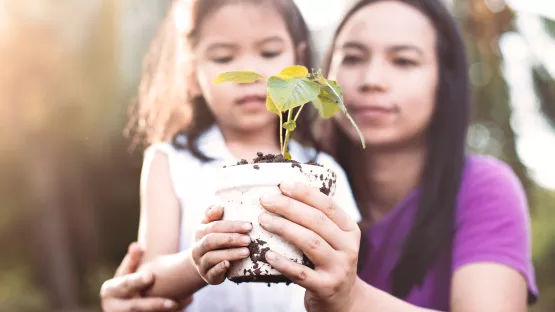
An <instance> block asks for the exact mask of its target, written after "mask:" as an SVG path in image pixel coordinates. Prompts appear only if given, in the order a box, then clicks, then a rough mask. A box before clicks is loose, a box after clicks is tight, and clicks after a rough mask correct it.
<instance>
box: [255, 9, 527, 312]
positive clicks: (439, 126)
mask: <svg viewBox="0 0 555 312" xmlns="http://www.w3.org/2000/svg"><path fill="white" fill-rule="evenodd" d="M328 65H329V66H328V67H329V76H330V78H331V79H335V80H337V82H338V83H339V85H340V86H341V87H342V89H343V95H344V99H345V102H346V105H347V107H348V109H349V110H350V112H351V113H352V115H353V118H354V119H355V121H356V122H357V124H358V125H359V127H360V128H361V130H362V131H363V133H364V135H365V137H366V143H367V146H368V148H367V150H365V151H362V150H361V149H360V147H359V146H358V142H357V135H356V133H355V132H354V131H353V130H352V127H351V125H350V123H349V122H348V120H346V119H345V118H343V116H338V118H336V119H335V120H333V121H331V124H328V125H327V126H328V128H326V127H324V128H323V129H321V131H320V134H321V135H322V136H323V137H324V138H325V141H322V143H330V142H331V143H332V144H327V148H328V149H329V151H330V153H332V154H333V155H334V156H336V159H337V160H338V161H339V163H340V164H342V165H343V168H344V169H345V171H346V173H347V175H348V177H349V180H350V181H351V182H352V185H353V190H354V194H355V198H356V199H357V201H358V203H359V205H358V206H359V208H360V212H361V214H362V215H363V218H364V219H363V226H364V227H363V230H362V233H361V232H360V231H359V228H358V227H357V225H356V224H355V223H354V222H353V221H352V220H351V219H350V218H348V217H347V216H346V215H345V214H344V213H343V212H342V211H340V210H338V209H333V208H330V207H333V202H332V201H331V200H330V199H328V198H326V197H325V196H322V195H321V194H318V192H314V191H313V190H310V189H309V188H306V187H304V186H302V185H296V184H289V183H287V181H284V182H283V183H282V184H280V186H281V190H282V193H283V194H284V195H285V196H288V197H289V199H287V198H286V197H285V196H283V195H279V196H269V197H263V198H262V199H261V202H262V204H263V205H264V206H265V208H266V209H267V210H268V211H270V212H272V213H275V214H277V215H279V216H282V217H277V216H274V215H262V216H261V217H260V218H259V220H260V223H261V225H262V227H263V228H265V229H267V230H268V231H270V232H274V233H276V234H279V235H282V236H283V237H285V238H286V239H289V240H291V241H292V243H293V244H295V245H297V246H298V247H299V248H300V249H302V250H303V251H304V252H305V254H306V255H307V256H308V257H309V258H310V260H312V262H313V263H314V264H315V268H314V269H309V268H307V267H304V266H300V265H298V264H296V263H293V262H291V261H289V260H288V259H285V258H283V257H281V256H280V255H278V254H276V253H275V252H267V253H266V259H267V260H268V262H269V263H270V264H271V265H272V266H273V267H274V268H276V269H277V270H279V271H280V272H282V273H283V274H284V275H286V276H288V277H289V278H291V279H292V280H293V281H295V282H297V283H298V284H300V285H302V286H303V287H305V288H306V289H307V292H306V297H305V302H306V303H307V309H308V310H309V311H403V312H410V311H425V310H424V309H423V308H427V309H432V310H434V311H460V312H466V311H488V312H507V311H514V312H525V311H527V304H530V303H533V302H534V301H535V300H536V299H537V295H538V292H537V288H536V284H535V278H534V269H533V266H532V262H531V251H530V220H529V214H528V207H527V204H526V197H525V193H524V191H523V188H522V185H521V184H520V182H519V181H518V178H517V177H516V176H515V174H514V173H513V171H512V170H511V169H510V167H509V166H507V165H506V164H504V163H502V162H500V161H498V160H496V159H493V158H490V157H484V156H476V155H467V154H466V153H465V140H466V131H467V127H468V121H469V109H470V103H469V98H470V96H469V85H470V84H469V77H468V66H467V62H466V56H465V48H464V44H463V40H462V37H461V35H460V33H459V31H458V29H457V26H456V23H455V22H454V19H453V18H452V17H451V16H450V14H449V12H448V10H447V9H446V8H445V7H444V6H443V4H442V3H441V1H440V0H418V1H412V0H404V1H379V0H362V1H360V2H359V3H358V4H357V5H355V6H354V8H353V9H352V10H351V11H350V12H349V13H348V14H347V15H346V17H345V19H344V20H343V22H342V23H341V25H340V26H339V28H338V30H337V33H336V36H335V39H334V45H333V47H332V49H331V57H330V59H329V62H328ZM326 129H327V130H329V131H324V130H326ZM334 137H335V140H333V138H334ZM338 204H341V202H338ZM290 212H294V214H293V213H290ZM321 212H324V213H325V214H326V215H327V216H328V218H327V219H326V220H321V222H306V220H313V219H314V218H315V216H318V215H321ZM361 234H362V242H363V243H362V246H363V248H362V249H361V250H360V257H358V261H357V256H358V251H359V240H360V239H361ZM314 242H317V243H314ZM314 246H318V248H314ZM357 262H360V263H359V266H360V271H359V274H358V277H357V274H356V273H354V272H356V269H357ZM426 311H430V310H426Z"/></svg>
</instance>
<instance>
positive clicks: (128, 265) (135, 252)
mask: <svg viewBox="0 0 555 312" xmlns="http://www.w3.org/2000/svg"><path fill="white" fill-rule="evenodd" d="M142 257H143V250H142V249H141V247H140V246H139V244H137V243H136V242H133V243H131V244H130V245H129V248H128V249H127V254H126V255H125V257H124V258H123V260H122V261H121V263H120V265H119V267H118V268H117V270H116V274H115V275H114V277H120V276H124V275H127V274H130V273H133V272H135V271H137V268H138V267H139V264H140V263H141V258H142Z"/></svg>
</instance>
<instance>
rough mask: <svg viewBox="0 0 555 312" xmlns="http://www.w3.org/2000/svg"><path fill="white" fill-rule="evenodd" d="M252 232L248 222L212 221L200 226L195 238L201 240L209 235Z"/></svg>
mask: <svg viewBox="0 0 555 312" xmlns="http://www.w3.org/2000/svg"><path fill="white" fill-rule="evenodd" d="M251 230H252V224H251V223H250V222H243V221H213V222H210V223H208V224H202V225H200V226H199V227H198V229H197V231H196V233H195V238H196V240H200V239H202V238H203V237H204V236H206V235H208V234H210V233H240V234H246V233H248V232H250V231H251Z"/></svg>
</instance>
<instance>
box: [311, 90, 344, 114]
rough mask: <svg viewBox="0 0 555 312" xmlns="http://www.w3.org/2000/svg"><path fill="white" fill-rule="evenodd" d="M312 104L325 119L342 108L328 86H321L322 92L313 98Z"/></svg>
mask: <svg viewBox="0 0 555 312" xmlns="http://www.w3.org/2000/svg"><path fill="white" fill-rule="evenodd" d="M312 104H313V105H314V107H315V108H316V109H317V110H318V113H320V116H321V117H322V118H324V119H328V118H331V117H332V116H333V115H335V114H336V113H337V112H338V111H339V110H340V107H339V105H338V100H337V99H336V98H335V96H334V95H333V93H332V91H331V89H330V88H329V87H328V86H324V87H321V88H320V94H319V95H318V97H317V98H315V99H314V100H312Z"/></svg>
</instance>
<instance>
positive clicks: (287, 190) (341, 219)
mask: <svg viewBox="0 0 555 312" xmlns="http://www.w3.org/2000/svg"><path fill="white" fill-rule="evenodd" d="M280 189H281V192H282V193H283V194H285V195H286V196H288V197H291V198H293V199H295V200H298V201H300V202H302V203H305V204H307V205H308V206H310V207H313V208H316V209H318V210H320V211H322V212H323V213H325V214H326V215H327V216H328V218H330V219H331V220H332V221H333V222H334V223H335V224H337V226H338V227H339V228H341V229H342V230H343V231H347V232H351V231H355V230H356V229H358V225H357V223H356V222H355V221H354V220H353V219H351V217H350V216H349V215H348V214H347V213H346V212H345V211H343V209H341V208H339V207H338V206H337V205H336V204H335V203H334V201H333V199H332V198H331V197H329V196H327V195H325V194H323V193H322V192H320V191H319V190H317V189H314V188H312V187H310V186H308V185H306V184H303V183H296V182H289V181H284V182H282V183H281V184H280Z"/></svg>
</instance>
